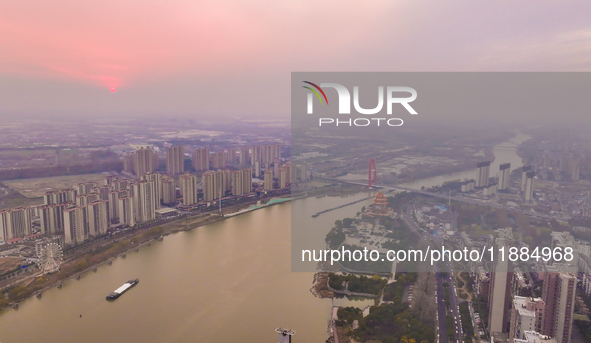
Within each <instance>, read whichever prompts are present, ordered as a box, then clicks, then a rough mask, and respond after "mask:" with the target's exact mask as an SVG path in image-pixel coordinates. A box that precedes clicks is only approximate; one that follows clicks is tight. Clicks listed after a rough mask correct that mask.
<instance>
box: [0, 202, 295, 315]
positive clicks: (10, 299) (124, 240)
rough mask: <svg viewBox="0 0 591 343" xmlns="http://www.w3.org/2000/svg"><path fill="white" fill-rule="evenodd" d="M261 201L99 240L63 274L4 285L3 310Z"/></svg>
mask: <svg viewBox="0 0 591 343" xmlns="http://www.w3.org/2000/svg"><path fill="white" fill-rule="evenodd" d="M279 199H282V200H279ZM283 199H284V200H283ZM264 200H266V199H264ZM290 200H291V198H285V197H284V198H282V197H277V198H272V199H269V200H268V201H267V202H266V203H265V204H263V205H261V206H259V207H257V208H255V209H253V210H256V209H260V208H265V207H268V206H272V205H275V204H279V203H284V202H286V201H290ZM258 201H259V199H257V200H253V201H252V202H250V203H243V204H239V205H234V206H228V207H226V208H223V209H222V215H220V214H219V213H212V212H207V213H200V214H197V215H195V216H191V217H184V218H181V219H178V220H175V221H171V222H167V223H163V224H161V225H159V226H155V227H148V228H145V229H141V230H137V231H133V232H129V233H126V234H123V235H121V236H117V237H113V238H112V239H111V240H107V241H101V242H98V241H97V244H96V245H91V246H89V247H88V248H87V249H84V250H81V251H79V252H77V254H76V255H77V256H75V257H72V258H70V259H68V260H67V261H65V262H64V263H62V265H61V266H60V271H59V272H57V273H54V274H46V275H42V274H41V273H40V272H37V273H35V274H32V275H30V276H28V277H25V278H23V279H21V280H18V281H16V282H14V283H11V284H10V285H8V286H5V287H4V289H3V290H2V292H3V293H8V296H4V297H3V298H2V299H0V311H1V310H4V309H5V308H8V307H15V308H18V303H19V302H21V301H23V300H25V299H27V298H30V297H32V296H35V295H38V294H42V293H43V292H44V291H46V290H48V289H50V288H53V287H60V285H61V284H62V283H63V282H65V281H67V280H70V279H74V278H79V277H80V275H82V274H84V273H87V272H89V271H91V270H93V271H94V270H95V269H96V268H98V267H99V266H101V265H104V264H105V263H110V262H111V261H112V260H113V259H115V258H117V257H121V258H125V257H126V255H127V254H128V253H131V252H133V251H134V250H139V248H141V247H143V246H146V245H150V244H152V242H154V241H155V240H160V239H162V238H163V237H165V236H168V235H170V234H173V233H178V232H181V231H190V230H193V229H194V228H197V227H200V226H203V225H207V224H212V223H215V222H218V221H221V220H224V219H227V218H231V216H226V215H227V214H232V213H236V212H239V211H240V210H242V209H244V207H245V206H252V205H256V204H257V202H258ZM249 212H250V211H249Z"/></svg>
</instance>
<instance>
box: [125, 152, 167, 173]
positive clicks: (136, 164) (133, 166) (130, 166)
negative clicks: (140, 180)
mask: <svg viewBox="0 0 591 343" xmlns="http://www.w3.org/2000/svg"><path fill="white" fill-rule="evenodd" d="M123 166H124V170H125V171H126V172H129V173H133V174H135V175H136V176H142V175H144V174H146V173H151V172H153V171H155V170H156V169H157V168H158V154H157V153H156V151H154V150H153V149H152V148H150V147H141V148H139V149H138V150H136V151H134V152H132V153H130V154H129V155H127V156H126V157H125V158H124V160H123Z"/></svg>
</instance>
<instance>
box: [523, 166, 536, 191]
mask: <svg viewBox="0 0 591 343" xmlns="http://www.w3.org/2000/svg"><path fill="white" fill-rule="evenodd" d="M533 170H534V169H533V166H531V165H529V166H523V167H521V192H523V193H525V182H526V180H527V173H528V172H530V171H533Z"/></svg>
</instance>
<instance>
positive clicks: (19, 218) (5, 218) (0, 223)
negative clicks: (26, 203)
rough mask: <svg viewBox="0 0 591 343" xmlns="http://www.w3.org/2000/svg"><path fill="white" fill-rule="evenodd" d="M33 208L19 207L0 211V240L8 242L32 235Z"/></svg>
mask: <svg viewBox="0 0 591 343" xmlns="http://www.w3.org/2000/svg"><path fill="white" fill-rule="evenodd" d="M31 217H32V214H31V208H29V207H17V208H10V209H6V210H0V240H2V241H8V240H11V239H13V238H20V237H25V236H27V235H30V234H31V233H32V226H31V220H32V218H31Z"/></svg>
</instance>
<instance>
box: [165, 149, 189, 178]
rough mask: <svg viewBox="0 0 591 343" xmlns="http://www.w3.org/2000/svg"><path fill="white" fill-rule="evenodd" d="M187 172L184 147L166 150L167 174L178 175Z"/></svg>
mask: <svg viewBox="0 0 591 343" xmlns="http://www.w3.org/2000/svg"><path fill="white" fill-rule="evenodd" d="M184 172H185V150H184V148H183V146H182V145H175V146H172V147H170V148H167V149H166V173H167V174H168V175H178V174H182V173H184Z"/></svg>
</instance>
